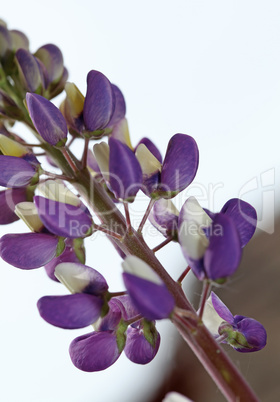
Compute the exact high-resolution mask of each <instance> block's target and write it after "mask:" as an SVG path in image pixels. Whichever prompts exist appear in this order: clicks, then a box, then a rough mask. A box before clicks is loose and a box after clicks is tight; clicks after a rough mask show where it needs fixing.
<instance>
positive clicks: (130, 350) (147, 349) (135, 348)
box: [124, 327, 160, 364]
mask: <svg viewBox="0 0 280 402" xmlns="http://www.w3.org/2000/svg"><path fill="white" fill-rule="evenodd" d="M126 334H127V339H126V344H125V348H124V352H125V354H126V356H127V358H128V359H129V360H130V361H132V362H133V363H137V364H147V363H150V362H151V361H152V360H153V358H154V357H155V356H156V354H157V352H158V349H159V345H160V334H159V333H158V332H156V333H155V336H156V339H155V347H153V346H152V345H151V344H150V343H149V342H148V340H147V339H146V338H145V336H144V333H143V332H142V330H141V329H140V330H139V329H138V328H133V327H128V329H127V333H126Z"/></svg>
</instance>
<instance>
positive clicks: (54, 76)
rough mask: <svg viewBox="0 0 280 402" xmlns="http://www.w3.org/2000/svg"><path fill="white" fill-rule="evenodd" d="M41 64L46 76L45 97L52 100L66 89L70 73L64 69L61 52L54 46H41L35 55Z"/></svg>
mask: <svg viewBox="0 0 280 402" xmlns="http://www.w3.org/2000/svg"><path fill="white" fill-rule="evenodd" d="M34 57H36V58H37V59H38V61H39V63H40V64H41V67H42V71H43V74H44V81H45V90H44V96H45V97H46V98H47V99H52V98H54V97H55V96H57V95H58V94H59V93H60V92H61V91H63V89H64V85H65V83H66V81H67V78H68V71H67V69H66V68H65V67H64V61H63V55H62V53H61V50H60V49H59V48H58V47H57V46H56V45H54V44H52V43H48V44H46V45H44V46H41V47H40V48H39V49H38V50H37V51H36V53H35V54H34Z"/></svg>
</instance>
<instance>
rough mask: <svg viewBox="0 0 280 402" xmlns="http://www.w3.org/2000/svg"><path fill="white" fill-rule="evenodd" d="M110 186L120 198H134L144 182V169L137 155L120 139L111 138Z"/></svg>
mask: <svg viewBox="0 0 280 402" xmlns="http://www.w3.org/2000/svg"><path fill="white" fill-rule="evenodd" d="M109 147H110V154H109V172H110V186H111V189H112V190H113V192H114V193H115V196H116V197H117V198H118V199H122V200H128V201H130V200H131V199H133V198H134V197H135V196H136V194H137V192H138V190H139V189H140V187H141V184H142V170H141V166H140V164H139V162H138V160H137V159H136V156H135V155H134V153H133V152H132V151H131V149H129V148H128V146H126V145H124V144H123V143H121V142H120V141H118V140H116V139H114V138H110V140H109Z"/></svg>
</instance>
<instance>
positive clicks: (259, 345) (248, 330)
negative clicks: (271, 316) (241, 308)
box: [234, 316, 267, 353]
mask: <svg viewBox="0 0 280 402" xmlns="http://www.w3.org/2000/svg"><path fill="white" fill-rule="evenodd" d="M238 317H240V316H234V319H235V322H236V321H238V322H237V325H236V327H237V330H238V331H239V332H241V333H242V334H243V335H244V336H245V338H246V340H247V342H248V344H249V346H250V348H249V349H248V348H236V350H237V351H238V352H243V353H244V352H245V353H247V352H256V351H258V350H261V349H263V348H264V347H265V345H266V339H267V334H266V330H265V329H264V327H263V326H262V324H261V323H259V322H258V321H256V320H254V319H253V318H247V317H245V318H244V317H242V319H241V320H240V321H239V319H238Z"/></svg>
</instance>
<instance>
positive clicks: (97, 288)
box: [38, 263, 126, 371]
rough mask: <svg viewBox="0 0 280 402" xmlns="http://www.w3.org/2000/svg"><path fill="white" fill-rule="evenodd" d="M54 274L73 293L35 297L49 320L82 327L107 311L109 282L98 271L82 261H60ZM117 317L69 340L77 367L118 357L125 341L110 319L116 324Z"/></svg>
mask: <svg viewBox="0 0 280 402" xmlns="http://www.w3.org/2000/svg"><path fill="white" fill-rule="evenodd" d="M55 275H56V276H57V278H58V279H59V280H60V281H61V282H62V283H63V284H64V285H65V286H66V287H67V288H68V289H69V290H70V292H71V293H72V294H71V295H66V296H45V297H42V298H41V299H40V300H39V301H38V309H39V313H40V315H41V316H42V318H43V319H44V320H46V321H47V322H48V323H50V324H52V325H55V326H58V327H60V328H67V329H75V328H83V327H86V326H88V325H90V324H93V323H95V322H96V321H97V319H98V318H100V317H101V315H104V314H105V313H106V311H108V305H107V301H106V299H107V295H108V285H107V282H106V280H105V279H104V277H103V276H102V275H101V274H100V273H99V272H97V271H96V270H94V269H93V268H91V267H88V266H85V265H82V264H74V263H63V264H59V265H58V266H57V267H56V269H55ZM102 311H103V312H102ZM120 318H121V315H118V317H117V322H116V320H114V319H113V321H110V320H109V321H108V320H107V324H106V326H104V323H103V329H102V330H100V331H95V332H91V333H89V334H86V335H82V336H79V337H78V338H76V339H74V340H73V341H72V343H71V345H70V349H69V352H70V357H71V359H72V361H73V364H74V365H75V366H76V367H78V368H79V369H80V370H84V371H100V370H104V369H106V368H107V367H109V366H110V365H112V364H113V363H114V362H115V361H116V360H117V358H118V357H119V355H120V353H121V352H122V350H123V347H124V344H125V335H124V334H123V333H122V334H119V336H117V334H116V331H115V330H114V329H112V323H114V327H115V326H118V325H119V320H120ZM125 329H126V328H125ZM123 332H124V331H123ZM120 339H122V341H121V342H120ZM120 343H121V344H122V345H120Z"/></svg>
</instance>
